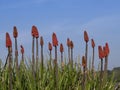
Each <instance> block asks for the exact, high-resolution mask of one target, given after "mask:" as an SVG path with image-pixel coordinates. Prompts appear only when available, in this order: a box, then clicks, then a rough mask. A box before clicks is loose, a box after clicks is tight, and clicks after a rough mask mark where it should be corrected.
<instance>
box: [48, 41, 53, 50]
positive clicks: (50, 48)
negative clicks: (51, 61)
mask: <svg viewBox="0 0 120 90" xmlns="http://www.w3.org/2000/svg"><path fill="white" fill-rule="evenodd" d="M48 48H49V50H50V51H51V50H52V44H51V43H50V42H49V43H48Z"/></svg>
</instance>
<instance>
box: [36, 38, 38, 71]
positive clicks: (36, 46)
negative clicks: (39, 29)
mask: <svg viewBox="0 0 120 90" xmlns="http://www.w3.org/2000/svg"><path fill="white" fill-rule="evenodd" d="M37 71H38V38H36V72H37Z"/></svg>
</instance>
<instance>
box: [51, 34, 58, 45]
mask: <svg viewBox="0 0 120 90" xmlns="http://www.w3.org/2000/svg"><path fill="white" fill-rule="evenodd" d="M52 43H53V46H58V40H57V36H56V34H55V33H53V35H52Z"/></svg>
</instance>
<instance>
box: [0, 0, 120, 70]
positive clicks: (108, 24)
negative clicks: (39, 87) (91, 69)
mask: <svg viewBox="0 0 120 90" xmlns="http://www.w3.org/2000/svg"><path fill="white" fill-rule="evenodd" d="M32 25H36V26H37V28H38V30H39V33H40V36H41V35H42V36H43V37H44V40H45V46H44V47H45V49H44V52H45V54H46V55H47V54H48V53H47V52H48V50H47V44H48V42H49V41H50V42H51V35H52V33H53V32H56V34H57V37H58V39H59V43H63V45H64V46H65V55H67V47H66V39H67V37H69V38H70V39H71V40H73V42H74V44H75V45H74V46H75V48H74V58H76V57H78V55H80V58H81V57H82V55H84V50H85V42H84V39H83V32H84V30H86V31H87V32H88V35H89V38H90V39H91V38H94V40H95V43H96V48H95V52H96V53H95V66H96V68H97V66H98V63H99V61H100V60H99V58H98V50H97V49H98V45H102V46H103V45H104V44H105V43H106V42H108V43H109V46H110V55H109V65H108V67H109V69H112V68H113V67H118V66H120V56H119V54H120V40H119V38H120V36H119V35H120V30H119V29H120V0H114V1H113V0H19V1H18V0H10V1H9V0H0V51H1V52H0V58H1V59H2V60H3V62H4V59H5V57H6V56H7V49H6V47H5V33H6V32H9V33H10V36H11V38H12V41H13V44H14V39H13V35H12V32H13V26H16V27H17V29H18V32H19V36H18V41H19V42H18V45H19V46H20V45H21V44H22V45H23V46H24V48H25V55H26V57H31V49H30V48H31V39H32V37H31V27H32ZM13 50H14V45H13ZM19 52H20V48H19ZM13 54H14V53H13ZM91 55H92V53H91V42H90V41H89V54H88V59H89V58H91ZM19 57H20V54H19Z"/></svg>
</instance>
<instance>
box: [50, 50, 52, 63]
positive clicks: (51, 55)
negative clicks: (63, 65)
mask: <svg viewBox="0 0 120 90" xmlns="http://www.w3.org/2000/svg"><path fill="white" fill-rule="evenodd" d="M51 60H52V51H51V50H50V65H51Z"/></svg>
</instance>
